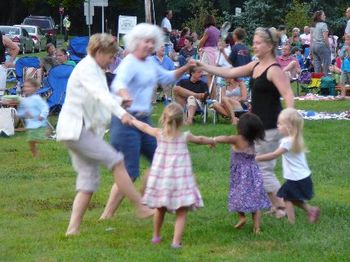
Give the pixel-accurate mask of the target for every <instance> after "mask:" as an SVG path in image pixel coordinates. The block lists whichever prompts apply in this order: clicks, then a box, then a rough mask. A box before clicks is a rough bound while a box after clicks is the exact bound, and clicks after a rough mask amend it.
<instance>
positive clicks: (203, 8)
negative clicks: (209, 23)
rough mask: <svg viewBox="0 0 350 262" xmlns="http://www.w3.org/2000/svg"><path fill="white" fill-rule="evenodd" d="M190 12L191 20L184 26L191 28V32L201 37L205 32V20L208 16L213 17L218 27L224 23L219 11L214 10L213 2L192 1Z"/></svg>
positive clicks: (206, 0)
mask: <svg viewBox="0 0 350 262" xmlns="http://www.w3.org/2000/svg"><path fill="white" fill-rule="evenodd" d="M189 10H190V11H191V15H190V17H191V18H190V19H188V20H187V21H186V22H185V23H184V26H187V27H189V28H190V29H191V31H195V32H197V33H198V34H199V35H201V34H202V33H203V31H204V19H205V18H206V17H207V15H213V16H214V17H215V19H216V24H217V25H220V24H221V23H222V17H220V15H219V10H218V9H215V8H214V6H213V2H212V1H210V0H197V1H192V2H190V3H189Z"/></svg>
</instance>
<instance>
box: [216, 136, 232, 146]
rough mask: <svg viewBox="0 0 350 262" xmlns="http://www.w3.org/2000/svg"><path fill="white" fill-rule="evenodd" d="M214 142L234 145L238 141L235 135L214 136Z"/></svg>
mask: <svg viewBox="0 0 350 262" xmlns="http://www.w3.org/2000/svg"><path fill="white" fill-rule="evenodd" d="M214 140H215V142H216V143H223V144H231V145H235V144H236V143H237V141H238V138H237V136H216V137H214Z"/></svg>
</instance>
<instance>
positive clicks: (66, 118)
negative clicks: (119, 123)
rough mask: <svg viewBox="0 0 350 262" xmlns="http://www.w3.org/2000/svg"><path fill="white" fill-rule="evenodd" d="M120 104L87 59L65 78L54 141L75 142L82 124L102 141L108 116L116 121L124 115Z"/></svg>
mask: <svg viewBox="0 0 350 262" xmlns="http://www.w3.org/2000/svg"><path fill="white" fill-rule="evenodd" d="M120 103H121V98H120V97H117V96H114V95H112V94H111V93H110V92H109V90H108V86H107V80H106V76H105V72H104V71H103V70H102V69H101V67H100V66H99V65H98V64H97V63H96V61H95V59H94V58H93V57H91V56H90V55H88V56H87V57H85V58H84V59H83V60H81V61H80V62H79V64H78V65H77V66H76V67H75V68H74V70H73V72H72V74H71V76H70V77H69V80H68V84H67V93H66V98H65V102H64V104H63V106H62V110H61V113H60V115H59V118H58V123H57V128H56V132H57V133H56V134H57V140H58V141H64V140H78V139H79V137H80V133H81V130H82V127H83V123H84V126H85V128H86V129H88V130H90V131H92V132H93V133H95V134H96V135H98V136H101V137H102V136H103V135H104V132H105V130H106V127H107V126H108V124H109V123H110V120H111V113H112V114H114V115H116V116H117V117H119V118H121V117H122V116H123V115H124V114H125V113H126V111H125V110H124V109H123V108H122V107H121V106H120Z"/></svg>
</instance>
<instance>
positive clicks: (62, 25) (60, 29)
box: [60, 13, 63, 35]
mask: <svg viewBox="0 0 350 262" xmlns="http://www.w3.org/2000/svg"><path fill="white" fill-rule="evenodd" d="M62 17H63V15H62V13H61V14H60V34H61V35H62V27H63V25H62V24H63V22H62Z"/></svg>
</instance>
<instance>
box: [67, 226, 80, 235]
mask: <svg viewBox="0 0 350 262" xmlns="http://www.w3.org/2000/svg"><path fill="white" fill-rule="evenodd" d="M79 233H80V230H79V229H70V228H68V229H67V232H66V236H67V237H68V236H75V235H79Z"/></svg>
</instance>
